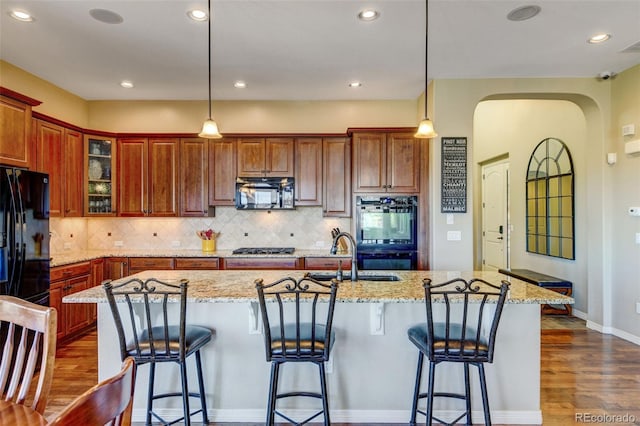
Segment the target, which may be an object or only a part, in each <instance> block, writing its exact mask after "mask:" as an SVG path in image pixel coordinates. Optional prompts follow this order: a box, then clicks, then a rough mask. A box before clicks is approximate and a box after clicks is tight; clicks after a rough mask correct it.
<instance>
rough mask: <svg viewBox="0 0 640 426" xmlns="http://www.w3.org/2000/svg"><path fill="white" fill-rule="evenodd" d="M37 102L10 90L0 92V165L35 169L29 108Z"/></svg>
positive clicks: (37, 103)
mask: <svg viewBox="0 0 640 426" xmlns="http://www.w3.org/2000/svg"><path fill="white" fill-rule="evenodd" d="M37 105H40V102H39V101H36V100H35V99H31V98H29V97H27V96H24V95H20V94H18V93H16V92H13V91H11V90H8V89H5V88H1V90H0V164H2V165H6V166H15V167H21V168H25V169H32V170H33V169H34V168H35V167H36V152H35V145H34V140H33V138H32V135H31V132H32V127H31V126H32V122H31V107H32V106H37Z"/></svg>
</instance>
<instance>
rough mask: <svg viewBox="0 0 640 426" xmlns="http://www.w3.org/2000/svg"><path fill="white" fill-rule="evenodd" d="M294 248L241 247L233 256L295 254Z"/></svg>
mask: <svg viewBox="0 0 640 426" xmlns="http://www.w3.org/2000/svg"><path fill="white" fill-rule="evenodd" d="M294 251H295V248H293V247H240V248H238V249H235V250H234V251H233V254H293V252H294Z"/></svg>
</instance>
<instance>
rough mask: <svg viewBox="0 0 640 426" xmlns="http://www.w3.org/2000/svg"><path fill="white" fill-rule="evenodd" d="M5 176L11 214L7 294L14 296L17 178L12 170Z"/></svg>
mask: <svg viewBox="0 0 640 426" xmlns="http://www.w3.org/2000/svg"><path fill="white" fill-rule="evenodd" d="M5 172H6V173H5V174H4V176H2V178H3V179H4V178H5V177H6V179H7V184H8V188H9V212H8V214H7V216H6V217H7V219H8V222H9V223H7V224H6V226H7V232H8V234H9V235H8V238H7V240H8V241H7V246H8V247H9V262H8V269H9V271H8V272H9V273H8V277H9V282H8V284H7V294H9V295H12V296H13V295H14V292H15V290H14V287H17V284H16V283H17V282H18V281H17V280H16V278H15V276H16V268H17V266H18V265H17V256H18V249H19V245H18V242H17V241H16V239H17V234H16V224H17V213H18V212H17V211H16V198H15V184H14V180H15V176H14V175H13V174H12V173H11V171H10V170H5Z"/></svg>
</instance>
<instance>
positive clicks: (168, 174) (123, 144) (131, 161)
mask: <svg viewBox="0 0 640 426" xmlns="http://www.w3.org/2000/svg"><path fill="white" fill-rule="evenodd" d="M117 164H118V167H117V173H118V179H117V183H118V216H178V166H179V141H178V139H174V138H130V139H128V138H127V139H118V157H117Z"/></svg>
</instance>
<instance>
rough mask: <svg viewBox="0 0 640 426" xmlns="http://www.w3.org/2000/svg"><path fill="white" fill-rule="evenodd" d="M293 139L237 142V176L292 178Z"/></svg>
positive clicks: (256, 139) (249, 139)
mask: <svg viewBox="0 0 640 426" xmlns="http://www.w3.org/2000/svg"><path fill="white" fill-rule="evenodd" d="M293 155H294V143H293V138H246V139H239V140H238V176H241V177H250V176H258V177H261V176H265V177H292V176H293V175H294V169H293V164H294V157H293Z"/></svg>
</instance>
